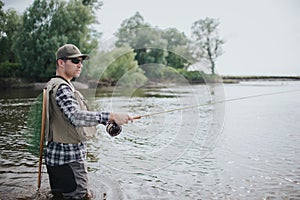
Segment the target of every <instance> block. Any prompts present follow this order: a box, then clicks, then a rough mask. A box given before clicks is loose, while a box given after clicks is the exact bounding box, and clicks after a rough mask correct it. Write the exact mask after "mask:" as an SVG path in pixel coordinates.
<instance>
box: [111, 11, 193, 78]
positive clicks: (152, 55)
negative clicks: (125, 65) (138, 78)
mask: <svg viewBox="0 0 300 200" xmlns="http://www.w3.org/2000/svg"><path fill="white" fill-rule="evenodd" d="M115 35H116V36H117V37H118V40H117V42H116V46H123V45H129V46H130V47H131V48H133V49H134V52H135V53H136V57H135V59H136V60H137V62H138V64H139V65H140V66H141V69H143V70H144V71H145V75H146V76H147V77H148V78H149V79H150V80H161V79H163V77H165V71H164V70H165V69H166V67H163V66H171V67H174V68H187V67H188V66H189V65H190V64H191V62H192V60H193V59H192V54H191V50H190V41H189V40H188V39H187V37H186V36H185V35H184V33H181V32H179V31H178V30H177V29H175V28H170V29H166V30H165V31H163V30H160V29H158V28H153V27H151V26H150V25H149V24H147V23H146V22H145V21H144V18H143V17H142V16H141V15H140V14H139V13H138V12H137V13H136V14H135V15H134V16H133V17H130V18H129V19H126V20H124V21H123V23H122V24H121V27H120V28H119V30H118V32H117V33H116V34H115Z"/></svg>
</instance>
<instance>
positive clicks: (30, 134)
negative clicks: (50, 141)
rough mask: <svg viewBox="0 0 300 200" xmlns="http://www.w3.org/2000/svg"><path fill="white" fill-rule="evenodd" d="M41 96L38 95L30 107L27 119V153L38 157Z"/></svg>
mask: <svg viewBox="0 0 300 200" xmlns="http://www.w3.org/2000/svg"><path fill="white" fill-rule="evenodd" d="M42 108H43V94H40V95H39V96H38V97H37V98H36V100H35V102H34V103H33V105H32V106H31V107H30V110H29V113H28V118H27V130H26V133H25V135H26V142H27V146H28V150H29V152H31V153H32V154H33V155H36V156H38V155H39V150H40V138H41V125H42Z"/></svg>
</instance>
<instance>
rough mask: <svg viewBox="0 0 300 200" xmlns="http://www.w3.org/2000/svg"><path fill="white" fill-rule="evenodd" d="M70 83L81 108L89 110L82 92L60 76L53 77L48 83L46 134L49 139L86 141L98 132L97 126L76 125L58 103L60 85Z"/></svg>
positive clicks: (73, 142)
mask: <svg viewBox="0 0 300 200" xmlns="http://www.w3.org/2000/svg"><path fill="white" fill-rule="evenodd" d="M62 84H65V85H68V86H69V87H70V88H71V90H72V92H73V93H74V96H75V98H76V100H77V102H78V104H79V106H80V109H81V110H88V106H87V104H86V102H85V100H84V98H83V96H82V94H81V93H80V92H79V91H77V90H75V88H74V86H73V85H72V84H71V83H70V82H68V81H66V80H64V79H63V78H60V77H55V78H52V79H51V80H50V81H49V82H48V83H47V85H46V89H47V97H46V123H45V136H46V140H47V141H53V142H59V143H69V144H75V143H80V142H84V141H86V140H87V139H88V138H89V137H91V136H93V135H94V134H95V132H96V127H95V126H93V127H75V126H74V125H72V124H71V122H70V121H69V119H68V118H67V117H66V116H65V114H64V113H63V112H62V111H61V110H60V108H59V107H58V105H57V103H56V93H57V89H58V88H59V86H60V85H62Z"/></svg>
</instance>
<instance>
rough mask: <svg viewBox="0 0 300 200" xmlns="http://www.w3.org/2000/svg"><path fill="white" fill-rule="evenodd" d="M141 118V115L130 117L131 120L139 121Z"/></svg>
mask: <svg viewBox="0 0 300 200" xmlns="http://www.w3.org/2000/svg"><path fill="white" fill-rule="evenodd" d="M141 118H142V116H141V115H137V116H134V117H132V119H141Z"/></svg>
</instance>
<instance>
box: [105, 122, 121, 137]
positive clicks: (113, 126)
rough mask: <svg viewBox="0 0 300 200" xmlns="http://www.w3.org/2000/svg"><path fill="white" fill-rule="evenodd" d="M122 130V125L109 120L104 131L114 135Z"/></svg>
mask: <svg viewBox="0 0 300 200" xmlns="http://www.w3.org/2000/svg"><path fill="white" fill-rule="evenodd" d="M121 131H122V126H119V125H118V124H117V123H116V122H114V121H109V122H108V123H107V126H106V132H107V133H108V134H109V135H110V136H111V137H115V136H117V135H119V134H120V133H121Z"/></svg>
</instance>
